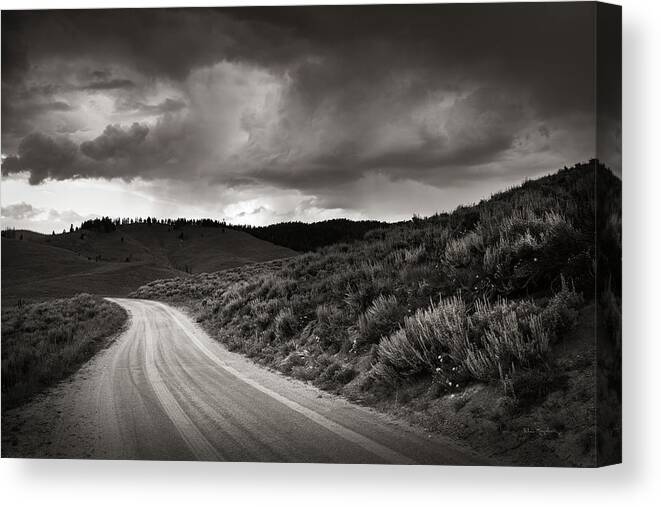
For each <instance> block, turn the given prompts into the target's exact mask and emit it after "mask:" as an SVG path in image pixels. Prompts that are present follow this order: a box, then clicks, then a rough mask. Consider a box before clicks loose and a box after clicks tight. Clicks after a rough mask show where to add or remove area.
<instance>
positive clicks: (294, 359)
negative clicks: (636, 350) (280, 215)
mask: <svg viewBox="0 0 661 507" xmlns="http://www.w3.org/2000/svg"><path fill="white" fill-rule="evenodd" d="M595 171H598V172H599V174H598V177H599V178H600V179H602V181H604V182H605V183H604V187H603V188H602V189H600V195H599V200H601V199H604V200H608V201H609V202H610V203H611V205H610V208H609V210H610V211H609V213H610V215H612V216H610V217H608V218H607V219H606V224H607V225H608V227H604V228H603V234H602V235H601V236H602V237H601V240H600V242H599V257H600V263H601V264H600V265H603V266H616V265H619V264H618V263H619V262H620V261H619V259H620V258H621V239H620V237H619V236H618V235H619V234H620V228H619V225H618V224H619V223H620V222H619V220H620V219H619V213H620V209H621V207H620V205H619V203H620V185H621V182H620V180H619V179H617V178H616V177H615V176H613V175H612V173H611V172H610V171H608V170H607V169H606V168H604V167H603V166H598V167H597V165H596V163H588V164H579V165H577V166H575V167H573V168H570V169H567V168H565V169H564V170H561V171H559V172H558V173H556V174H553V175H551V176H547V177H543V178H539V179H537V180H533V181H527V182H525V183H524V184H522V185H521V186H519V187H516V188H512V189H509V190H507V191H505V192H501V193H498V194H496V195H493V196H492V197H491V198H490V199H488V200H484V201H482V202H480V203H479V204H477V205H474V206H465V207H459V208H457V209H456V210H455V211H454V212H453V213H450V214H445V213H444V214H438V215H435V216H432V217H428V218H424V219H423V218H417V217H415V218H414V219H413V220H411V221H410V222H406V223H401V224H395V225H391V226H389V227H387V228H377V229H373V230H370V231H369V232H367V233H366V234H365V236H364V239H363V240H361V241H356V242H353V243H350V244H347V243H339V244H334V245H330V246H326V247H324V248H321V249H318V250H317V251H316V252H312V253H306V254H304V255H300V256H297V257H293V258H291V259H285V260H281V261H275V262H271V263H265V264H260V265H251V266H245V267H241V268H236V269H232V270H226V271H222V272H217V273H212V274H202V275H197V276H193V277H188V278H179V279H171V280H160V281H156V282H152V283H150V284H147V285H145V286H143V287H141V288H140V289H138V290H137V291H136V292H134V293H133V296H134V297H140V298H152V299H162V300H166V301H171V302H175V303H180V304H183V305H186V306H188V307H189V308H191V309H192V311H193V312H194V313H195V314H196V316H197V318H198V321H199V322H200V323H201V324H202V325H203V326H204V327H205V328H206V329H207V330H208V331H209V332H210V334H211V335H212V336H215V337H216V338H217V339H219V340H220V341H221V342H223V343H224V344H225V345H226V346H227V347H228V348H229V349H231V350H235V351H238V352H241V353H243V354H246V355H247V356H249V357H252V358H254V359H255V360H256V361H258V362H259V363H261V364H264V365H266V366H269V367H272V368H275V369H277V370H279V371H282V372H284V373H286V374H288V375H291V376H294V377H296V378H299V379H302V380H306V381H310V382H312V383H314V384H315V385H316V386H318V387H320V388H322V389H326V390H329V391H333V392H337V393H340V394H343V395H345V396H347V397H349V398H351V399H353V400H355V401H357V402H362V403H367V404H371V405H373V406H377V407H379V408H382V409H384V410H389V411H395V412H398V413H400V412H401V413H402V414H403V415H405V416H407V417H409V418H412V419H415V420H416V422H418V423H420V424H422V425H425V426H427V427H429V428H430V429H440V430H443V431H446V432H449V433H455V434H456V435H458V436H460V437H461V438H465V439H468V440H469V441H471V443H473V445H479V446H481V447H482V449H481V450H483V451H486V452H491V453H493V454H499V455H500V456H501V457H502V458H507V457H508V455H507V453H508V452H510V455H509V458H510V459H511V460H512V461H513V462H519V463H524V462H525V461H526V460H527V459H531V456H533V455H534V459H532V460H531V461H533V462H535V463H542V462H544V463H547V464H568V463H569V464H576V465H590V464H593V463H594V461H595V453H596V449H595V445H594V442H595V434H594V420H593V417H594V395H593V393H594V390H595V379H594V375H593V371H594V360H595V357H596V351H595V349H594V346H595V344H594V333H595V327H594V324H595V323H594V311H593V310H590V309H591V308H594V306H593V305H594V304H595V303H596V304H600V303H599V301H596V302H595V293H594V288H595V284H596V285H597V286H598V287H600V291H601V294H602V299H603V300H604V301H608V302H609V308H611V310H610V311H609V314H608V315H610V316H612V319H611V320H613V321H614V323H613V324H612V325H611V328H612V329H613V330H617V329H619V321H616V320H617V315H619V314H618V313H617V309H618V308H620V307H621V306H620V305H621V302H620V299H619V284H620V279H619V278H618V277H617V276H609V277H608V280H605V279H604V273H600V276H599V277H598V279H596V280H595V278H596V275H595V273H596V270H595V262H594V260H595V255H596V251H595V250H596V243H595V227H596V226H598V225H599V224H595V209H596V207H597V205H598V203H597V198H596V195H595V185H594V182H595ZM599 226H600V225H599ZM600 227H601V226H600ZM600 232H601V230H600ZM606 238H607V239H608V240H607V241H606V240H605V239H606ZM591 319H592V320H591ZM577 329H578V330H580V332H577ZM614 332H616V331H614ZM611 394H613V393H612V392H611ZM614 396H618V395H617V394H614ZM562 407H565V408H562ZM566 407H571V412H568V411H567V408H566ZM561 435H562V438H560V436H561ZM503 442H507V447H506V448H499V445H501V444H502V443H503ZM512 449H517V451H516V452H517V453H518V454H516V456H514V455H511V450H512Z"/></svg>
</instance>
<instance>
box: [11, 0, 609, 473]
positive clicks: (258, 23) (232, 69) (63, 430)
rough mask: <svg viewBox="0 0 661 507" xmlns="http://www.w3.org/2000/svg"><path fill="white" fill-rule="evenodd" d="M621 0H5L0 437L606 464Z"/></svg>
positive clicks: (131, 456)
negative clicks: (23, 0)
mask: <svg viewBox="0 0 661 507" xmlns="http://www.w3.org/2000/svg"><path fill="white" fill-rule="evenodd" d="M621 161H622V157H621V9H620V7H619V6H615V5H609V4H604V3H599V2H561V3H555V2H553V3H551V2H549V3H546V2H545V3H501V4H498V3H495V4H493V3H492V4H480V3H472V4H426V5H416V4H403V5H356V4H354V5H335V6H315V5H305V6H276V7H220V8H168V9H165V8H162V9H97V10H34V11H30V10H22V11H3V12H2V182H1V186H0V190H1V199H2V246H1V257H2V269H1V279H2V285H1V297H2V302H1V307H2V457H3V458H50V459H52V458H75V459H113V460H116V459H120V460H180V461H231V462H298V463H301V462H302V463H344V464H396V465H414V464H419V465H481V466H499V465H508V466H561V467H597V466H603V465H610V464H616V463H619V462H620V461H621V442H622V438H621V434H622V429H621V404H622V400H621V392H622V390H621V382H622V380H621V344H622V336H621V308H622V300H621V286H622V276H621V256H622V253H621V252H622V231H621V223H622V212H621V185H622V162H621Z"/></svg>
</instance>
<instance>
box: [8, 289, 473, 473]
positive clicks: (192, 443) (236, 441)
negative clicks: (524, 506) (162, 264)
mask: <svg viewBox="0 0 661 507" xmlns="http://www.w3.org/2000/svg"><path fill="white" fill-rule="evenodd" d="M111 301H114V302H116V303H117V304H119V305H121V306H122V307H124V308H125V309H126V310H127V311H128V313H129V315H130V324H129V327H128V328H127V329H126V331H124V332H123V333H122V334H121V336H119V337H118V338H117V339H116V340H115V341H114V342H113V344H112V345H111V346H109V347H108V348H107V349H105V350H104V351H103V352H101V353H100V354H99V355H97V356H96V357H95V358H94V359H93V360H92V361H91V362H90V363H88V364H87V365H86V366H85V367H83V368H82V369H81V370H80V371H79V372H78V373H77V374H76V375H75V376H74V377H72V379H71V380H70V381H69V382H67V383H64V384H63V385H61V386H59V387H58V388H57V389H55V390H54V391H53V392H52V393H50V394H49V395H48V396H46V397H45V398H43V399H41V400H37V401H36V402H34V403H32V404H30V406H29V407H28V408H27V409H26V410H27V411H23V412H17V413H16V414H13V416H12V417H13V424H17V425H21V427H22V428H23V429H22V432H21V433H23V434H27V435H32V437H31V438H32V441H30V442H18V444H19V445H18V447H17V449H16V452H17V453H19V454H23V455H31V454H32V455H34V456H39V455H40V456H47V457H63V458H83V457H88V458H103V459H157V460H203V461H270V462H319V463H393V464H453V465H475V464H481V463H483V462H482V460H480V459H479V458H477V457H476V456H474V455H472V454H471V453H470V452H468V451H467V450H465V449H462V448H460V447H458V446H457V445H456V444H454V443H453V442H451V441H449V440H445V439H443V438H442V437H440V436H438V435H429V434H427V433H424V432H422V431H420V430H418V429H414V428H412V427H410V426H408V425H406V424H403V423H401V422H398V421H395V420H393V419H392V418H389V417H388V416H386V415H383V414H380V413H377V412H375V411H373V410H370V409H366V408H364V407H360V406H357V405H354V404H351V403H349V402H348V401H346V400H344V399H342V398H340V397H337V396H334V395H331V394H328V393H324V392H322V391H319V390H318V389H316V388H314V387H311V386H309V385H307V384H305V383H302V382H298V381H294V380H291V379H288V378H285V377H283V376H282V375H279V374H276V373H273V372H271V371H268V370H265V369H263V368H260V367H258V366H256V365H254V364H253V363H251V362H250V361H249V360H247V359H246V358H244V357H242V356H240V355H238V354H234V353H231V352H229V351H227V350H226V349H225V348H224V347H222V346H221V345H220V344H218V343H217V342H215V341H214V340H212V339H211V338H210V337H209V336H208V335H207V334H206V333H205V332H204V331H203V330H201V329H200V328H199V327H198V326H197V325H196V324H194V323H193V322H192V321H191V320H190V319H189V318H188V317H187V316H186V315H185V314H184V313H182V312H181V311H179V310H177V309H175V308H173V307H171V306H168V305H166V304H163V303H160V302H155V301H145V300H135V299H111ZM49 414H50V417H51V420H50V423H49V422H48V421H49V419H48V417H49ZM53 414H57V417H56V418H55V422H53V420H52V415H53ZM10 420H11V417H10ZM40 421H41V422H40ZM10 423H11V422H10ZM3 424H4V421H3ZM4 444H5V445H6V443H4ZM5 445H3V447H4V449H3V455H5V456H6V455H7V454H6V453H5V452H4V451H5V450H7V448H6V447H5ZM14 445H16V442H15V443H14ZM11 454H13V453H11Z"/></svg>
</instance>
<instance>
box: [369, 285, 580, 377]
mask: <svg viewBox="0 0 661 507" xmlns="http://www.w3.org/2000/svg"><path fill="white" fill-rule="evenodd" d="M579 301H580V298H579V297H578V295H577V294H576V293H575V292H574V291H573V290H569V289H568V287H567V286H566V285H563V289H562V290H561V291H560V292H559V293H558V294H557V295H556V296H554V297H553V298H552V299H551V301H550V302H549V304H548V305H547V306H546V307H545V308H540V307H539V306H538V305H537V304H535V303H533V302H532V301H529V300H521V301H507V300H500V301H497V302H495V303H490V302H488V301H479V300H478V301H476V303H475V305H474V310H473V311H472V312H469V311H468V309H467V306H466V303H465V302H464V301H463V299H461V298H459V297H453V298H450V299H446V300H440V301H439V303H438V304H437V305H434V304H432V305H431V306H430V307H429V308H427V309H423V310H418V311H417V312H416V313H415V314H414V315H413V316H411V317H407V318H406V319H405V320H404V325H403V326H402V327H401V328H400V329H398V330H397V331H396V332H394V333H393V334H392V335H390V336H389V337H387V338H384V339H382V340H381V342H380V344H379V346H378V363H377V365H376V366H375V368H374V370H373V373H374V375H375V376H377V377H379V378H381V379H382V380H387V381H388V382H395V381H397V379H403V378H408V377H411V376H414V375H419V374H433V375H436V377H437V378H438V379H440V381H441V383H442V384H447V385H450V386H452V385H454V386H455V387H457V386H456V383H457V381H458V380H459V379H463V378H464V377H465V376H466V375H469V376H470V377H471V378H473V379H475V380H480V381H492V380H501V381H503V382H507V381H508V379H510V378H511V377H512V375H513V374H514V373H515V372H516V371H517V370H518V369H520V368H532V367H535V366H543V365H544V364H545V362H546V360H547V357H548V352H549V346H550V338H551V337H553V336H557V335H559V334H561V333H562V332H564V331H565V330H566V329H568V327H569V326H571V325H572V324H573V322H575V319H576V313H575V312H574V310H573V306H575V305H576V304H578V302H579ZM545 319H546V320H545Z"/></svg>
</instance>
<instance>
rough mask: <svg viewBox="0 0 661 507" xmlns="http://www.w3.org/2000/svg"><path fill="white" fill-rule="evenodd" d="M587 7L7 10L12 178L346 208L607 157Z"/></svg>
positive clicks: (5, 137)
mask: <svg viewBox="0 0 661 507" xmlns="http://www.w3.org/2000/svg"><path fill="white" fill-rule="evenodd" d="M594 8H595V7H594V5H592V4H590V3H575V4H569V3H560V4H557V3H556V4H548V5H547V4H494V5H480V6H479V8H478V7H476V6H474V5H460V4H456V5H424V6H411V5H409V6H401V5H400V6H335V7H286V8H283V7H278V8H265V7H264V8H221V9H159V10H130V11H129V10H122V9H118V10H108V11H98V10H95V11H50V12H43V11H42V12H38V11H34V12H27V11H25V12H3V14H2V28H3V30H2V37H3V45H2V50H3V55H2V79H3V82H2V93H3V110H2V121H3V132H2V151H3V154H4V156H5V159H4V162H3V165H2V172H3V174H4V175H10V174H22V173H26V174H28V177H29V181H30V183H32V184H40V183H42V182H44V181H46V180H48V179H52V180H66V179H79V178H102V179H108V180H109V179H114V178H120V179H122V180H125V181H131V180H134V179H140V180H146V181H162V182H165V183H164V184H172V185H177V182H181V181H187V182H190V181H196V182H198V184H199V185H200V187H208V186H214V185H216V186H218V188H223V189H228V188H229V189H231V188H238V189H246V188H254V189H267V188H277V189H280V190H282V191H295V192H298V193H300V194H301V195H302V196H303V197H302V198H303V199H308V200H312V201H313V202H315V203H317V204H318V205H319V206H327V207H333V206H336V205H337V206H340V205H341V206H342V207H343V208H344V209H348V208H349V207H350V206H351V203H350V202H348V200H347V199H346V196H351V197H352V198H354V199H356V200H357V201H359V200H360V199H363V200H364V199H366V196H365V194H366V193H368V192H369V189H368V188H367V186H366V182H368V181H370V182H380V183H379V184H380V185H386V186H388V188H391V185H392V184H396V182H403V183H402V185H404V184H405V185H408V187H407V188H409V187H410V188H413V187H411V185H414V186H415V185H418V186H421V188H422V187H425V186H431V187H434V188H437V189H448V188H456V187H461V186H470V185H480V184H482V183H481V182H484V181H492V180H493V181H496V180H497V181H501V182H502V184H510V183H511V182H512V181H516V180H521V179H523V178H525V177H533V176H536V175H538V174H542V173H544V172H549V171H552V170H554V169H557V168H558V167H561V166H563V165H569V164H572V163H574V162H578V161H580V160H585V159H587V158H590V157H592V156H594V149H595V148H594V125H593V109H594V87H593V80H594V76H593V67H594V62H593V55H594V42H593V41H594V27H593V16H594ZM8 99H9V100H8ZM7 102H11V103H12V104H16V105H14V106H7V107H5V103H7ZM604 107H605V108H606V109H608V107H609V105H608V104H605V106H604ZM613 107H615V106H613ZM5 126H7V128H5ZM614 169H616V170H618V169H619V168H614ZM167 182H171V183H167ZM492 187H493V185H492ZM492 187H489V188H492ZM384 188H385V187H384ZM402 188H404V187H402ZM415 188H418V187H417V186H416V187H415ZM357 189H360V190H357ZM306 202H307V201H306ZM259 208H260V207H259V206H256V207H255V209H259ZM242 213H246V212H245V211H243V212H242Z"/></svg>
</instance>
